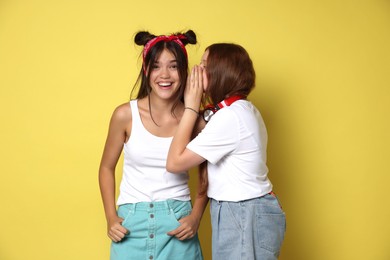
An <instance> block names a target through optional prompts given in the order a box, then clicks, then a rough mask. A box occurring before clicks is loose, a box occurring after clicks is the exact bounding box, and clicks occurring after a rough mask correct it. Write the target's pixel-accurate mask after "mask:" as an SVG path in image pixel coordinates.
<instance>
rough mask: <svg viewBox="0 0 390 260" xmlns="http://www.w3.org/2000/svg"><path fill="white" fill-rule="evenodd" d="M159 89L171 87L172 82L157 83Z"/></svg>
mask: <svg viewBox="0 0 390 260" xmlns="http://www.w3.org/2000/svg"><path fill="white" fill-rule="evenodd" d="M158 85H159V86H160V87H170V86H172V82H160V83H158Z"/></svg>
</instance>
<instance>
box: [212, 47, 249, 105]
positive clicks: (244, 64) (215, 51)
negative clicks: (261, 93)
mask: <svg viewBox="0 0 390 260" xmlns="http://www.w3.org/2000/svg"><path fill="white" fill-rule="evenodd" d="M206 51H208V52H209V53H208V56H207V63H206V75H207V79H208V86H207V90H206V99H208V100H209V101H210V102H212V103H214V104H217V103H219V102H221V101H222V100H224V99H226V98H227V97H230V96H233V95H243V96H245V97H246V96H248V95H249V93H250V92H251V91H252V89H253V88H254V87H255V79H256V73H255V70H254V68H253V63H252V60H251V58H250V57H249V54H248V52H247V51H246V50H245V49H244V48H243V47H242V46H240V45H238V44H233V43H215V44H212V45H210V46H209V47H207V48H206Z"/></svg>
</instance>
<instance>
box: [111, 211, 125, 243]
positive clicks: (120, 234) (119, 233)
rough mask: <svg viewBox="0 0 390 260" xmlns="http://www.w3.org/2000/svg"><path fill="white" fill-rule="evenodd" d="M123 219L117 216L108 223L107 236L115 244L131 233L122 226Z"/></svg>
mask: <svg viewBox="0 0 390 260" xmlns="http://www.w3.org/2000/svg"><path fill="white" fill-rule="evenodd" d="M122 222H123V218H120V217H118V216H115V217H114V218H112V219H110V220H109V221H108V223H107V235H108V237H109V238H110V239H111V240H112V241H113V242H119V241H121V240H122V239H123V238H124V237H125V235H126V234H127V233H128V232H129V231H128V230H127V229H126V228H124V227H123V226H122Z"/></svg>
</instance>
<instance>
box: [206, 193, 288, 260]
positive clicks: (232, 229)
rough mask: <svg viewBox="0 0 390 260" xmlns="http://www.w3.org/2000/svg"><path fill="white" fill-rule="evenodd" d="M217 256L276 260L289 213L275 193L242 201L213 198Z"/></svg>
mask: <svg viewBox="0 0 390 260" xmlns="http://www.w3.org/2000/svg"><path fill="white" fill-rule="evenodd" d="M210 211H211V225H212V255H213V260H230V259H231V260H271V259H272V260H275V259H277V258H278V256H279V252H280V248H281V245H282V242H283V239H284V233H285V231H286V217H285V213H284V212H283V210H282V208H281V206H280V204H279V201H278V199H277V198H276V196H275V195H271V194H267V195H265V196H262V197H260V198H254V199H250V200H245V201H239V202H228V201H216V200H213V199H211V203H210Z"/></svg>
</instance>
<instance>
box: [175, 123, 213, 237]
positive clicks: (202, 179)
mask: <svg viewBox="0 0 390 260" xmlns="http://www.w3.org/2000/svg"><path fill="white" fill-rule="evenodd" d="M204 126H205V122H204V121H203V119H199V120H198V123H197V125H196V127H195V129H194V132H193V136H196V135H197V134H198V133H199V132H200V131H201V130H202V129H203V128H204ZM197 176H198V183H197V194H196V197H195V200H194V204H193V208H192V212H191V214H190V215H189V216H187V217H184V218H182V219H180V220H179V222H180V223H181V225H180V226H179V227H178V228H177V229H175V230H172V231H170V232H168V235H170V236H176V238H178V239H179V240H184V239H188V238H192V237H193V236H195V234H196V233H197V231H198V229H199V225H200V222H201V220H202V216H203V213H204V211H205V209H206V206H207V203H208V201H209V198H208V197H207V187H208V179H207V162H203V163H202V164H200V165H199V167H198V174H197Z"/></svg>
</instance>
